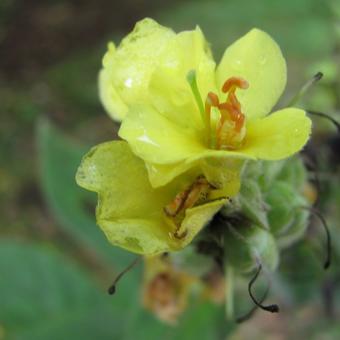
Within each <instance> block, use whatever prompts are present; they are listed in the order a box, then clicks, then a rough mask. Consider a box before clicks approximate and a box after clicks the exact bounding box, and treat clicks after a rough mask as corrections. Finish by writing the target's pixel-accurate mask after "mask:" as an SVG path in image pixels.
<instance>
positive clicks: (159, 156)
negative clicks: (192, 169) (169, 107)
mask: <svg viewBox="0 0 340 340" xmlns="http://www.w3.org/2000/svg"><path fill="white" fill-rule="evenodd" d="M119 136H120V137H121V138H123V139H125V140H126V141H127V142H128V143H129V145H130V147H131V149H132V150H133V152H134V153H135V154H136V155H137V156H139V157H140V158H142V159H143V160H144V161H146V162H150V163H157V164H167V163H175V162H179V161H181V160H184V159H186V158H187V157H189V156H191V155H194V154H197V153H199V152H202V151H203V150H204V149H205V146H204V145H203V140H204V135H203V133H201V134H200V133H199V131H195V129H193V128H192V127H191V126H190V123H189V122H188V126H187V127H183V126H180V125H176V124H175V123H174V122H172V121H171V120H170V119H168V118H167V117H164V116H163V115H161V114H159V113H158V112H157V111H156V110H155V109H154V108H152V107H150V106H145V105H144V106H142V105H138V106H134V107H132V108H131V110H130V111H129V113H128V114H127V116H126V117H125V119H124V121H123V123H122V125H121V128H120V130H119Z"/></svg>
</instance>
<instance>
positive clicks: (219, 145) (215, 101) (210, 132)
mask: <svg viewBox="0 0 340 340" xmlns="http://www.w3.org/2000/svg"><path fill="white" fill-rule="evenodd" d="M187 79H188V81H189V84H190V87H191V89H192V92H193V94H194V97H195V100H196V102H197V105H198V107H199V109H200V112H201V115H202V119H203V122H204V125H205V129H206V136H207V141H208V144H209V146H210V147H212V148H214V149H219V150H235V149H238V148H239V147H241V145H242V143H243V140H244V137H245V135H246V127H245V121H246V119H245V115H244V114H243V113H242V111H241V104H240V102H239V101H238V99H237V97H236V93H235V92H236V90H237V89H247V88H248V87H249V84H248V82H247V81H246V80H245V79H243V78H240V77H231V78H229V79H227V80H226V81H225V83H224V84H223V86H222V92H223V93H226V94H227V98H226V100H225V101H224V102H220V100H219V98H218V96H217V94H215V93H214V92H209V93H208V95H207V98H206V100H205V105H204V107H203V103H202V99H201V96H200V94H199V91H198V86H197V81H196V73H195V71H191V72H189V74H188V77H187ZM212 108H216V109H217V111H218V113H219V117H218V119H217V122H216V123H215V124H212V117H211V115H212Z"/></svg>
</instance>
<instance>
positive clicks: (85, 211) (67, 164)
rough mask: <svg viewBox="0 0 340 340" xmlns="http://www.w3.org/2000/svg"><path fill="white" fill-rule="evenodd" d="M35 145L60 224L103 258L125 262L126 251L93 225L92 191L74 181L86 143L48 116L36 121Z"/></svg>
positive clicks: (48, 197)
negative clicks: (67, 133) (60, 128)
mask: <svg viewBox="0 0 340 340" xmlns="http://www.w3.org/2000/svg"><path fill="white" fill-rule="evenodd" d="M37 145H38V154H39V167H40V179H41V185H42V190H43V192H44V194H45V197H46V201H47V203H48V205H49V207H50V209H51V211H52V213H53V214H54V216H55V218H56V220H57V221H58V222H59V224H60V227H61V228H63V229H64V231H65V232H67V233H68V234H69V235H71V236H72V237H73V238H74V239H75V240H76V241H78V242H79V243H80V244H82V245H83V246H84V247H87V248H90V249H92V250H94V251H95V252H96V253H97V254H98V255H99V257H101V258H102V259H104V260H106V261H107V262H110V263H113V262H115V263H118V262H120V261H123V262H124V263H126V261H127V260H129V259H130V258H131V256H130V254H129V253H127V252H124V251H123V250H121V249H118V248H115V247H112V246H111V245H110V244H109V242H108V241H107V240H106V239H105V236H104V234H103V233H102V232H101V231H100V229H99V228H98V227H97V226H96V223H95V209H94V208H95V202H96V195H95V194H94V193H90V192H88V191H86V190H83V189H81V188H80V187H78V185H77V184H76V182H75V174H76V171H77V168H78V166H79V164H80V161H81V158H82V156H83V155H84V154H85V153H86V152H87V151H88V149H89V147H87V146H83V145H79V144H77V143H76V142H75V141H73V140H71V139H69V138H67V137H66V136H64V135H63V134H62V133H60V132H59V131H58V130H57V129H56V128H55V127H53V126H52V124H51V123H50V122H49V121H48V120H40V121H39V123H38V128H37Z"/></svg>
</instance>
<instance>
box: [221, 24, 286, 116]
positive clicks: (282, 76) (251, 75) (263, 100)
mask: <svg viewBox="0 0 340 340" xmlns="http://www.w3.org/2000/svg"><path fill="white" fill-rule="evenodd" d="M216 76H217V83H218V84H219V87H220V88H221V87H222V85H223V83H224V82H225V81H226V80H227V79H228V78H230V77H242V78H244V79H245V80H247V81H248V83H249V88H248V89H246V90H239V91H237V98H238V99H239V101H240V102H241V105H242V111H243V113H244V114H245V115H246V116H247V118H248V120H249V119H253V118H256V117H262V116H264V115H266V114H268V113H269V112H270V111H271V109H272V107H273V106H274V105H275V104H276V102H277V101H278V99H279V98H280V96H281V94H282V92H283V90H284V88H285V85H286V77H287V71H286V62H285V60H284V58H283V56H282V53H281V50H280V47H279V46H278V45H277V44H276V42H275V41H274V40H273V39H272V38H271V37H270V36H269V35H268V34H267V33H265V32H263V31H261V30H258V29H253V30H251V31H250V32H249V33H247V34H246V35H245V36H243V37H242V38H240V39H239V40H237V41H236V42H234V43H233V44H232V45H231V46H229V47H228V48H227V49H226V51H225V53H224V55H223V57H222V60H221V63H220V64H219V66H218V68H217V73H216Z"/></svg>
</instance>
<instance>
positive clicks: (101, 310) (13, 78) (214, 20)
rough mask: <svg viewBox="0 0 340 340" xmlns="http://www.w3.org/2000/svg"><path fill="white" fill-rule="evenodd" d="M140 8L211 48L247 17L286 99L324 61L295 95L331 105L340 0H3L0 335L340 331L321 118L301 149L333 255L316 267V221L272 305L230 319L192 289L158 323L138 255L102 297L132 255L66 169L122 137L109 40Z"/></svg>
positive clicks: (338, 191) (336, 192) (332, 142)
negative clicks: (277, 68)
mask: <svg viewBox="0 0 340 340" xmlns="http://www.w3.org/2000/svg"><path fill="white" fill-rule="evenodd" d="M146 16H149V17H152V18H154V19H156V20H157V21H159V22H160V23H161V24H163V25H166V26H170V27H172V28H174V29H175V30H176V31H180V30H185V29H192V28H194V27H195V25H196V24H198V25H200V27H201V28H202V29H203V31H204V32H205V34H206V37H207V39H208V40H209V41H210V43H211V46H212V49H213V51H214V55H215V57H216V60H219V58H220V57H221V55H222V53H223V51H224V49H225V47H226V46H228V44H230V43H231V42H232V41H233V40H235V38H237V37H239V36H241V35H242V34H244V33H246V32H247V31H248V30H249V29H251V28H252V27H258V28H261V29H263V30H265V31H267V32H268V33H269V34H270V35H272V36H273V37H274V39H275V40H276V41H277V42H278V43H279V44H280V46H281V48H282V50H283V54H284V55H285V56H286V58H287V63H288V70H289V73H288V79H289V81H288V87H287V91H286V93H285V95H284V97H283V99H282V102H283V103H287V100H288V99H289V98H290V97H291V96H292V95H294V93H296V91H298V90H299V88H300V87H301V85H302V84H304V83H305V82H306V81H307V80H309V79H310V78H311V77H312V76H313V75H314V74H315V72H316V71H322V72H324V75H325V76H324V78H323V79H322V80H321V82H320V83H319V84H318V85H317V86H316V87H315V88H314V89H313V90H311V91H310V92H308V94H307V96H306V97H305V99H304V102H303V103H301V105H302V106H303V107H308V108H309V109H313V110H319V111H322V112H327V113H328V114H330V115H334V116H335V117H336V116H337V117H339V110H340V81H339V78H340V1H339V0H334V1H324V0H286V1H277V0H257V1H253V0H219V1H218V0H215V1H208V0H196V1H179V0H172V1H155V0H153V1H146V0H125V1H113V0H111V1H110V0H96V1H90V0H82V1H81V0H64V1H63V0H59V1H58V0H32V1H25V0H1V1H0V117H1V120H0V155H1V156H0V340H4V339H25V340H26V339H34V340H37V339H56V340H60V339H85V340H87V339H123V340H125V339H138V340H139V339H160V338H162V339H213V340H214V339H225V338H227V337H228V338H232V339H288V338H289V339H299V338H301V336H305V337H308V338H310V339H339V338H340V326H339V322H336V320H337V318H339V316H340V313H339V312H340V289H339V283H340V269H339V267H340V266H339V263H340V262H339V261H338V257H339V254H340V241H339V240H340V225H339V222H338V221H339V220H340V213H339V210H340V209H338V207H339V205H340V187H339V172H340V171H339V164H340V159H339V158H340V157H339V153H340V151H339V150H340V142H339V137H338V136H337V135H336V133H335V130H334V129H333V127H332V126H330V125H329V124H327V123H325V122H324V121H322V120H316V121H315V129H314V137H313V141H312V142H311V143H310V147H309V149H308V153H310V154H311V155H313V157H314V158H315V159H316V162H317V163H318V166H319V168H320V178H321V184H322V190H321V192H320V200H321V206H322V209H323V213H324V214H325V216H326V218H327V219H328V221H329V224H330V227H331V229H332V234H333V245H334V254H333V258H334V264H333V267H332V269H331V270H330V271H329V272H327V273H325V272H324V271H323V270H322V266H321V264H320V263H321V262H322V259H323V256H324V254H323V253H322V248H321V249H320V240H318V239H315V237H314V238H313V235H314V232H313V230H314V229H313V228H311V230H310V232H309V233H308V235H307V236H306V239H305V240H303V241H301V242H300V243H299V244H298V245H296V246H295V247H293V248H292V249H291V250H289V251H287V252H286V253H284V254H282V259H281V262H282V264H281V267H280V268H279V271H278V273H277V275H276V276H275V280H274V281H275V282H274V286H273V292H272V294H271V299H275V300H277V301H275V302H279V303H280V305H281V306H282V312H281V313H280V314H278V315H274V316H273V315H268V314H266V313H263V312H258V313H257V314H256V316H255V317H254V318H253V319H251V320H250V321H248V322H247V323H245V324H242V325H241V326H238V327H236V328H234V327H232V326H230V325H227V324H226V323H225V320H224V315H223V308H222V307H217V306H214V305H211V304H208V303H203V302H199V301H193V302H192V303H191V304H190V307H189V308H188V310H187V311H186V313H185V314H184V315H183V317H182V318H181V320H180V322H179V325H178V327H169V326H166V325H164V324H161V323H160V322H159V321H157V320H156V318H155V317H154V316H153V315H151V314H150V313H148V312H146V311H144V310H143V308H142V307H141V304H140V300H141V298H140V296H141V278H142V276H141V274H142V267H141V266H139V268H135V270H134V271H133V272H130V273H129V274H128V275H127V276H126V277H125V278H124V279H123V280H122V281H121V283H120V285H119V287H118V291H117V293H116V295H115V296H113V297H112V296H108V295H107V293H106V289H107V287H108V286H109V285H110V284H111V282H112V279H113V277H114V275H115V274H116V273H117V272H119V271H120V270H122V269H124V268H125V266H126V265H127V264H128V263H129V262H130V261H131V260H132V259H133V258H134V256H133V255H131V254H129V253H127V252H124V251H122V250H120V249H117V248H114V247H111V246H110V245H109V244H108V242H107V241H106V240H105V238H104V236H103V235H102V233H101V232H100V231H99V229H98V228H97V227H96V225H95V220H94V206H95V199H96V198H95V196H94V195H91V194H90V193H88V192H85V191H84V190H82V189H80V188H79V187H77V186H76V184H75V181H74V175H75V171H76V169H77V166H78V164H79V162H80V159H81V157H82V155H83V154H84V153H85V152H86V151H87V150H88V149H89V147H90V146H92V145H95V144H98V143H99V142H103V141H107V140H111V139H114V138H116V131H117V126H116V125H114V123H113V122H112V121H111V120H110V119H109V118H108V116H106V114H105V113H104V110H103V108H102V106H101V104H100V102H99V99H98V93H97V74H98V71H99V69H100V67H101V58H102V56H103V54H104V52H105V50H106V44H107V42H108V41H109V40H114V41H115V42H119V41H120V39H121V37H123V36H124V35H125V34H127V33H128V32H129V31H130V30H131V29H132V28H133V25H134V23H135V22H136V21H137V20H139V19H142V18H144V17H146Z"/></svg>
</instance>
